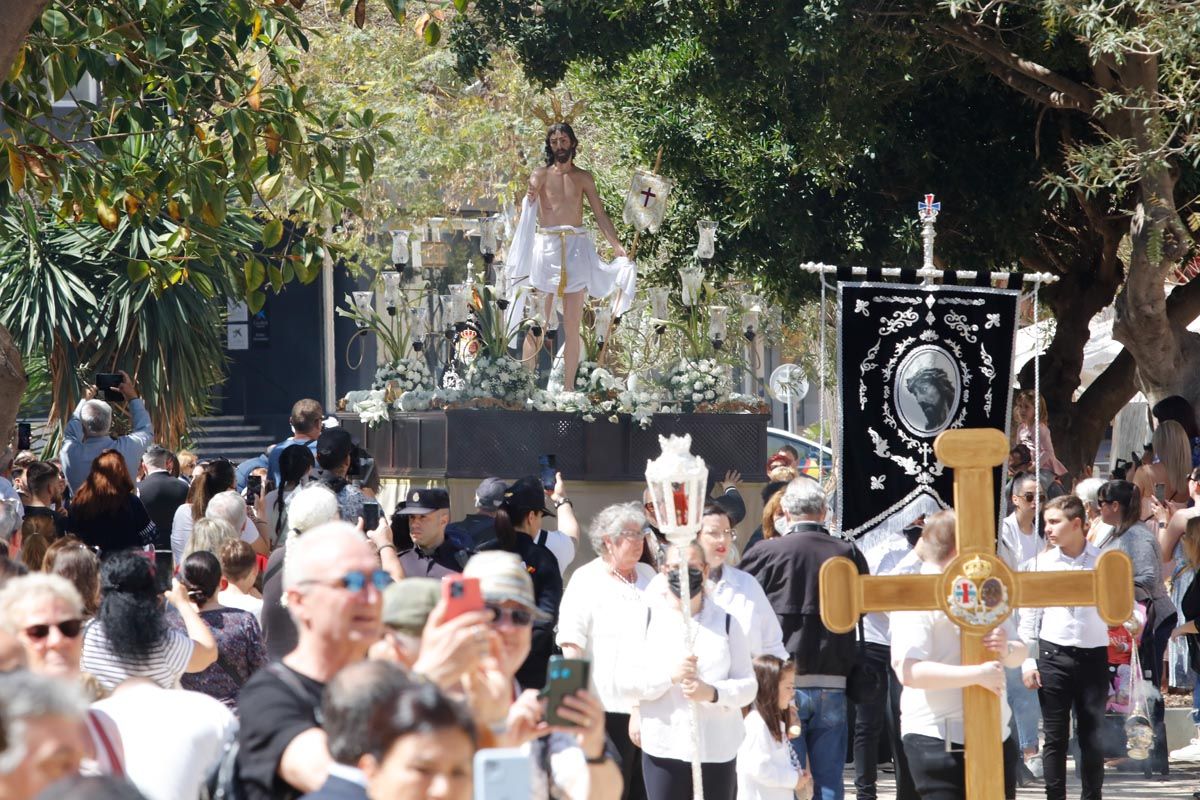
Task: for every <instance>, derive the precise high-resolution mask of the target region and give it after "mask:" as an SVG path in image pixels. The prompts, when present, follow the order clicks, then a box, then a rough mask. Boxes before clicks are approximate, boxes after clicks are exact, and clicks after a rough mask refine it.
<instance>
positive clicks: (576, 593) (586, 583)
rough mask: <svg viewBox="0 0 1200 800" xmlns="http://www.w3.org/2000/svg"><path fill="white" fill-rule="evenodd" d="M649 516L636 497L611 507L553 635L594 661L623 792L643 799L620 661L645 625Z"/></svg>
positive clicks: (572, 652)
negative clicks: (620, 686)
mask: <svg viewBox="0 0 1200 800" xmlns="http://www.w3.org/2000/svg"><path fill="white" fill-rule="evenodd" d="M646 536H647V532H646V516H645V514H643V513H642V509H641V507H640V506H639V505H638V504H637V503H622V504H619V505H613V506H609V507H608V508H606V509H604V510H603V511H601V512H600V513H599V514H597V515H596V516H595V518H594V519H593V520H592V526H591V528H590V529H589V530H588V538H589V539H590V540H591V544H592V549H593V550H595V551H596V552H597V553H599V554H600V555H599V557H598V558H596V559H595V560H593V561H590V562H588V563H587V564H584V565H583V566H582V567H580V568H579V569H577V570H575V572H574V574H572V576H571V580H570V581H568V582H567V586H566V589H565V590H564V591H563V597H562V604H561V605H560V606H559V609H558V635H557V637H556V641H557V643H558V646H559V647H561V648H562V650H563V655H565V656H566V657H567V658H587V659H590V660H591V662H592V686H593V687H594V689H593V691H594V692H595V693H596V696H597V697H598V698H599V699H600V703H601V704H602V705H603V706H604V711H605V729H606V730H607V732H608V736H609V738H610V739H611V740H612V742H613V745H614V746H615V747H616V748H617V752H618V753H620V755H621V767H622V772H623V778H624V780H625V789H624V793H623V795H622V797H623V798H624V799H625V800H631V798H632V799H635V800H642V799H643V798H645V796H646V792H645V785H644V784H643V782H642V770H641V765H642V754H641V750H640V749H639V748H638V747H637V745H635V744H634V743H633V741H632V740H631V738H630V735H629V718H630V715H631V714H632V712H633V710H634V704H633V702H632V700H631V699H630V698H629V697H628V696H627V695H625V694H623V693H621V692H619V691H617V674H616V670H617V666H618V664H619V663H620V661H621V659H622V658H623V657H624V658H631V657H632V656H633V655H634V654H633V652H632V651H631V650H630V649H629V644H628V643H629V642H636V641H638V637H636V636H634V635H633V634H634V632H640V631H644V630H645V627H646V604H645V601H644V599H643V596H642V594H643V592H644V591H645V589H646V587H647V586H648V585H649V584H650V580H651V579H652V578H653V577H654V574H655V573H654V570H653V569H652V568H651V567H650V566H649V565H648V564H643V563H641V562H640V561H639V559H640V558H641V555H642V549H643V548H644V547H645V539H646Z"/></svg>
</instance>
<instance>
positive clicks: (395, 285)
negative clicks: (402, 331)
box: [383, 248, 407, 317]
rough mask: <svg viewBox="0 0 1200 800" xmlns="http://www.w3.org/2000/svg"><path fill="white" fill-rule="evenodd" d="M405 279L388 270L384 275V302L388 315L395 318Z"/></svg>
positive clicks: (399, 274)
mask: <svg viewBox="0 0 1200 800" xmlns="http://www.w3.org/2000/svg"><path fill="white" fill-rule="evenodd" d="M406 252H407V248H406ZM393 255H394V253H393ZM403 278H404V276H403V275H402V274H401V273H399V272H393V271H391V270H388V271H386V272H384V273H383V302H384V305H386V306H387V312H388V314H390V315H391V316H393V317H394V316H396V306H398V305H399V304H400V282H401V281H402V280H403Z"/></svg>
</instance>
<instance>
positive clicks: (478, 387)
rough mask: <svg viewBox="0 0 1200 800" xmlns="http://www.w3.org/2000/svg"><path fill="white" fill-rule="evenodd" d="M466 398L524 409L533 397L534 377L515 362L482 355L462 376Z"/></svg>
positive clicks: (504, 358) (503, 357)
mask: <svg viewBox="0 0 1200 800" xmlns="http://www.w3.org/2000/svg"><path fill="white" fill-rule="evenodd" d="M463 381H464V382H465V384H466V388H465V390H464V392H463V394H464V395H465V396H466V397H479V398H493V399H495V400H500V401H503V402H507V403H520V404H522V405H524V404H525V403H526V401H528V400H529V397H530V395H531V394H532V393H533V374H532V373H531V372H530V371H529V370H527V369H525V367H524V366H523V365H522V364H521V362H519V361H517V360H516V359H515V358H510V357H508V356H502V357H500V358H495V357H493V356H490V355H488V354H486V353H484V352H481V353H480V354H479V357H478V358H476V359H475V360H474V361H472V362H471V364H470V365H469V366H468V367H467V370H466V374H464V375H463Z"/></svg>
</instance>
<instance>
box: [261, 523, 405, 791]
mask: <svg viewBox="0 0 1200 800" xmlns="http://www.w3.org/2000/svg"><path fill="white" fill-rule="evenodd" d="M288 549H289V553H288V557H287V560H286V562H285V564H284V567H283V588H284V592H285V595H286V598H287V609H288V611H289V613H291V615H292V618H293V620H295V623H296V628H297V630H298V631H299V640H298V642H297V644H296V648H295V649H294V650H292V651H291V652H290V653H288V654H287V655H286V656H284V658H283V661H282V662H278V663H273V664H271V665H269V666H268V667H266V668H264V669H262V670H259V672H258V673H256V674H255V675H254V677H252V678H251V679H250V680H249V681H248V682H247V683H246V686H245V687H244V688H243V689H242V692H241V695H240V697H239V700H238V710H239V713H240V716H241V720H242V727H241V730H240V732H239V734H238V740H239V742H240V745H241V747H240V750H239V752H238V771H239V775H240V778H241V781H242V785H243V788H244V790H245V796H246V798H247V800H266V799H267V798H272V800H274V799H276V798H282V800H291V799H292V798H296V797H299V796H300V795H302V794H304V793H306V792H315V791H316V790H317V789H319V788H320V787H321V786H322V784H324V783H325V779H326V777H327V776H328V774H329V765H330V763H331V762H332V759H331V758H330V755H329V749H328V746H327V742H326V737H325V731H324V730H322V728H321V722H320V719H319V715H318V709H319V708H320V705H321V695H322V692H323V691H324V689H325V684H326V683H327V682H328V681H329V680H330V679H331V678H332V677H333V676H334V675H335V674H337V672H338V671H339V670H341V669H342V668H343V667H345V666H346V665H348V664H352V663H354V662H355V661H359V660H361V659H362V658H364V657H365V656H366V653H367V649H368V648H369V647H370V646H371V644H372V643H374V642H375V641H376V640H377V639H378V638H379V636H380V633H381V631H382V607H383V590H384V589H385V588H386V587H387V585H388V584H389V583H391V580H392V579H391V576H389V575H388V574H387V573H386V572H384V571H383V570H382V569H380V568H379V561H378V557H377V555H376V552H375V549H374V548H373V547H372V546H371V545H370V543H369V542H368V541H367V540H366V539H365V538H364V537H363V535H362V533H360V532H359V531H358V530H357V529H356V528H355V527H354V526H353V525H350V524H349V523H344V522H331V523H327V524H325V525H321V526H318V527H317V528H316V529H314V530H311V531H308V532H307V533H305V534H304V535H303V536H300V537H298V538H296V539H295V540H294V541H292V542H291V543H290V544H289V545H288Z"/></svg>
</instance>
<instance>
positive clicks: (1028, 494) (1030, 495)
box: [1022, 492, 1046, 503]
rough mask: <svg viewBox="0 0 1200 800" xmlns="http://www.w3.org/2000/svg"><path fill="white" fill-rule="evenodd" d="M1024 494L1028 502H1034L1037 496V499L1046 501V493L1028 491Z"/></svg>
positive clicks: (1042, 501) (1041, 501)
mask: <svg viewBox="0 0 1200 800" xmlns="http://www.w3.org/2000/svg"><path fill="white" fill-rule="evenodd" d="M1022 496H1023V497H1024V498H1025V502H1026V503H1032V502H1033V499H1034V498H1035V497H1036V498H1037V501H1038V502H1039V503H1044V502H1046V495H1044V494H1034V493H1033V492H1026V493H1025V494H1024V495H1022Z"/></svg>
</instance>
